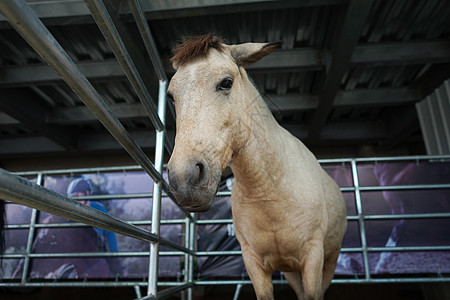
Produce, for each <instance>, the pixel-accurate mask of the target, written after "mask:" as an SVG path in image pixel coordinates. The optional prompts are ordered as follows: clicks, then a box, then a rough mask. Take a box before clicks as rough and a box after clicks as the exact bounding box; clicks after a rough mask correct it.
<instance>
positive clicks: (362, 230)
mask: <svg viewBox="0 0 450 300" xmlns="http://www.w3.org/2000/svg"><path fill="white" fill-rule="evenodd" d="M351 166H352V176H353V186H354V187H355V205H356V211H357V214H358V218H359V220H358V224H359V234H360V238H361V247H362V249H363V251H362V252H363V253H362V254H363V262H364V273H365V276H366V279H367V280H370V277H371V276H370V266H369V253H368V250H367V246H368V245H367V237H366V227H365V223H364V211H363V208H362V201H361V193H360V191H359V177H358V169H357V167H356V161H355V160H352V162H351Z"/></svg>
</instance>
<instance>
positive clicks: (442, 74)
mask: <svg viewBox="0 0 450 300" xmlns="http://www.w3.org/2000/svg"><path fill="white" fill-rule="evenodd" d="M27 2H28V4H29V5H30V7H31V8H32V10H33V11H34V12H35V13H36V14H37V16H38V17H39V18H40V19H41V20H42V21H43V23H44V24H45V25H46V26H47V28H48V29H49V30H50V32H51V33H52V35H53V36H54V37H55V39H56V40H57V41H58V42H59V43H60V44H61V45H62V47H63V48H64V49H65V50H66V51H67V53H68V54H69V56H70V57H71V58H72V60H73V61H75V62H76V64H77V65H78V67H79V68H80V70H81V71H82V73H83V74H84V75H85V76H86V77H87V78H88V79H89V81H90V82H91V83H92V84H93V86H94V87H95V88H96V89H97V91H98V92H99V94H100V95H101V96H102V98H103V99H104V100H105V101H106V103H107V104H108V105H109V106H110V108H111V110H112V111H113V112H114V114H115V115H116V116H117V117H118V118H119V120H120V121H121V122H122V124H123V125H124V127H125V128H126V129H127V130H128V131H129V132H130V133H131V135H132V136H133V137H134V138H135V139H136V141H137V142H138V144H139V145H140V146H141V147H142V148H144V149H146V150H148V151H151V149H152V148H153V147H154V136H155V134H154V127H153V125H152V122H151V121H150V119H149V117H148V115H147V113H146V110H145V109H144V108H143V107H142V104H141V103H140V101H139V99H138V97H137V96H136V94H135V92H134V90H133V88H132V87H131V85H130V83H129V82H128V81H127V78H126V76H125V73H124V72H123V70H122V68H121V66H120V64H119V63H118V62H117V60H116V58H115V55H114V53H113V50H112V48H111V47H110V46H109V44H108V42H107V41H106V39H105V38H104V36H103V34H102V32H101V31H100V29H99V28H98V26H97V24H96V22H95V21H94V19H93V18H92V17H91V12H90V10H89V8H88V6H87V5H86V3H85V1H81V0H71V1H64V0H45V1H39V0H28V1H27ZM104 2H105V4H106V5H107V7H108V10H109V13H110V15H111V16H112V17H113V19H114V22H115V24H116V26H117V28H119V31H120V33H121V34H122V37H123V39H124V41H125V43H126V47H127V48H128V49H131V50H132V51H130V53H134V55H133V57H132V58H133V59H134V60H135V63H136V65H139V66H141V67H140V71H141V76H142V78H143V79H144V82H145V84H146V86H147V88H148V90H149V92H150V94H151V95H152V97H153V99H154V101H155V103H156V100H157V91H158V80H157V76H156V75H155V74H153V73H152V72H151V68H150V66H151V63H150V60H149V57H148V55H147V53H146V51H145V46H144V44H143V42H142V40H141V38H140V34H139V31H138V28H137V26H136V24H135V23H134V18H133V16H132V14H131V11H130V7H129V4H128V1H126V0H123V1H119V0H117V1H104ZM141 5H142V8H143V10H144V12H145V16H146V18H147V20H148V24H149V26H150V29H151V31H152V34H153V36H154V39H155V42H156V46H157V49H158V51H159V54H160V56H161V58H162V61H163V64H164V69H165V72H166V74H167V76H168V77H169V78H170V77H171V76H172V74H173V73H174V70H173V69H172V67H171V65H170V64H169V57H170V54H171V51H172V49H173V48H174V47H175V46H176V45H177V43H179V42H180V41H181V40H182V39H183V37H186V36H191V35H195V34H203V33H207V32H210V31H212V32H214V33H215V34H216V35H220V36H222V37H223V38H225V40H226V41H227V43H243V42H248V41H253V42H267V41H278V40H280V41H282V47H281V49H279V50H277V51H276V52H274V53H272V54H271V55H269V56H267V57H266V58H264V59H263V60H261V61H260V62H258V63H257V64H255V65H253V66H251V67H249V68H248V71H249V73H250V75H251V77H252V78H253V80H254V82H255V84H256V85H257V86H258V88H259V90H260V91H261V93H262V94H263V96H264V98H265V99H266V100H267V102H268V104H269V107H270V108H271V109H272V111H273V113H274V115H275V117H276V118H277V119H278V120H279V122H280V123H281V124H282V125H283V126H284V127H286V128H287V129H288V130H290V131H291V132H292V133H293V134H294V135H296V136H298V137H299V138H301V139H302V140H304V141H305V142H306V143H307V144H308V145H309V146H311V147H314V146H316V145H319V146H321V147H330V148H332V147H335V146H339V145H350V146H355V145H370V146H372V147H373V148H374V149H380V150H382V149H393V148H395V147H401V146H405V145H406V146H408V145H411V144H420V143H422V138H421V133H420V128H419V122H418V120H417V114H416V111H415V103H417V102H418V101H420V100H422V99H423V98H424V97H425V96H426V95H428V94H429V93H431V92H432V91H433V90H434V89H435V88H437V87H438V86H439V85H440V84H441V83H442V82H443V81H444V80H446V79H448V78H449V77H450V39H449V38H450V18H449V17H448V16H450V1H445V0H392V1H387V0H386V1H383V0H375V1H371V0H354V1H351V0H299V1H290V0H281V1H256V0H236V1H231V0H228V1H227V0H210V1H200V0H197V1H195V0H191V1H188V0H181V1H166V0H152V1H141ZM145 66H149V67H148V68H146V67H145ZM167 122H168V124H167V129H168V133H169V134H168V136H169V140H170V139H171V138H172V139H173V136H174V130H175V129H174V120H173V116H172V115H171V114H170V113H169V114H168V121H167ZM120 149H121V146H120V145H119V144H118V143H117V142H116V141H115V140H114V139H113V138H112V137H111V135H110V134H109V133H108V131H107V130H106V129H104V127H103V126H102V125H101V124H100V122H99V121H98V120H97V119H96V118H95V117H94V116H93V114H92V113H91V112H90V111H89V109H88V108H87V107H85V106H84V104H83V103H82V102H81V101H80V100H79V99H78V97H77V96H76V95H75V93H74V92H73V91H72V90H71V89H70V88H69V87H68V85H67V84H66V83H65V82H64V81H63V80H62V79H61V78H60V77H59V75H58V74H57V73H56V72H55V71H54V70H53V69H52V68H51V67H50V66H48V65H47V64H46V63H45V62H44V61H43V60H42V59H41V58H40V56H39V55H38V54H37V53H36V52H35V51H34V50H33V49H32V48H31V47H30V46H29V45H28V44H27V42H25V40H24V39H23V38H22V37H21V36H20V35H19V34H18V33H17V32H16V31H15V30H14V29H13V28H12V27H11V26H10V24H9V23H8V21H7V20H6V19H5V17H4V16H3V15H1V14H0V158H1V157H11V156H17V155H25V156H27V155H28V156H33V155H37V154H39V155H42V154H51V155H54V154H66V155H75V154H77V155H79V154H83V153H95V152H105V151H112V152H114V151H119V150H120Z"/></svg>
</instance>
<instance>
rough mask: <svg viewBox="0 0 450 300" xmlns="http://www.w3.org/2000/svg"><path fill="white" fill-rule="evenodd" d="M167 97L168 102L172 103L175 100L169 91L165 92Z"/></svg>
mask: <svg viewBox="0 0 450 300" xmlns="http://www.w3.org/2000/svg"><path fill="white" fill-rule="evenodd" d="M167 99H168V100H169V101H170V102H172V103H174V102H175V100H174V99H173V96H172V94H170V93H167Z"/></svg>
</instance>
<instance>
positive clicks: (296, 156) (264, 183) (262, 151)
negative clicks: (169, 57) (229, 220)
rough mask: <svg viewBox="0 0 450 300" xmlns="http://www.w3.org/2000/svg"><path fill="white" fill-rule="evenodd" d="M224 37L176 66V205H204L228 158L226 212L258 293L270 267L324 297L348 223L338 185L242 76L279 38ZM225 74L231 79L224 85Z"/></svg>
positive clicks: (266, 289) (172, 174) (302, 294)
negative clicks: (231, 41)
mask: <svg viewBox="0 0 450 300" xmlns="http://www.w3.org/2000/svg"><path fill="white" fill-rule="evenodd" d="M223 47H224V48H223V49H222V50H216V49H210V50H209V53H208V55H207V56H206V57H203V58H198V59H196V60H194V61H192V62H190V63H189V64H185V65H182V66H177V65H176V64H175V66H174V67H175V68H176V69H177V72H176V74H175V75H174V77H173V78H172V81H171V83H170V85H169V90H168V93H169V94H170V95H171V97H173V98H174V101H175V107H176V113H177V135H176V139H175V149H174V152H173V154H172V157H171V159H170V161H169V164H168V169H169V179H170V185H171V187H172V190H173V191H174V194H175V195H176V197H177V200H178V199H180V200H179V202H180V204H181V205H183V206H185V207H186V208H187V209H188V210H191V211H203V210H206V209H209V207H210V206H211V204H212V202H213V200H214V195H215V192H216V191H217V185H218V183H219V181H220V174H221V172H222V171H223V170H224V169H225V168H226V167H227V166H231V169H232V171H233V173H234V175H235V181H234V185H233V190H232V197H231V201H232V212H233V222H234V226H235V231H236V236H237V238H238V241H239V243H240V244H241V248H242V255H243V258H244V262H245V265H246V268H247V271H248V274H249V276H250V279H251V280H252V283H253V285H254V288H255V292H256V295H257V298H258V299H260V300H261V299H273V287H272V282H271V276H272V273H273V272H274V271H275V270H279V271H283V272H285V273H284V274H285V277H286V279H287V280H288V282H289V284H290V285H291V286H292V287H293V289H294V290H295V292H296V294H297V296H298V299H321V298H322V297H323V294H324V292H325V290H326V289H327V288H328V286H329V285H330V283H331V279H332V277H333V274H334V269H335V266H336V261H337V258H338V255H339V252H340V248H341V242H342V238H343V235H344V233H345V230H346V227H347V221H346V211H345V203H344V200H343V197H342V194H341V192H340V190H339V188H338V186H337V185H336V183H335V182H334V181H333V180H332V179H331V178H330V177H329V176H328V175H327V174H326V173H325V171H324V170H323V169H322V168H321V167H320V165H319V164H318V162H317V160H316V158H315V157H314V155H313V154H312V153H311V152H310V151H309V150H308V149H307V148H306V147H305V146H304V145H303V143H302V142H301V141H300V140H298V139H297V138H295V137H294V136H292V135H291V134H290V133H289V132H288V131H286V130H285V129H283V128H282V127H281V126H280V125H278V123H277V122H276V120H275V119H274V118H273V116H272V114H271V112H270V110H269V109H268V108H267V106H266V104H265V103H264V101H263V99H262V98H261V96H260V95H259V93H258V91H257V90H256V89H255V87H254V86H253V84H252V83H251V81H250V80H249V78H248V77H247V74H246V72H245V70H244V67H245V66H247V65H248V64H249V63H253V62H255V61H256V60H258V59H260V58H261V57H263V56H265V55H266V54H268V53H270V52H271V51H273V50H274V49H275V47H276V44H259V43H247V44H241V45H223ZM226 78H228V79H230V78H231V79H232V87H231V88H230V89H226V90H222V87H223V86H222V85H223V83H224V80H225V79H226ZM225 86H226V87H227V85H225ZM219 87H220V88H219ZM186 182H189V184H185V183H186Z"/></svg>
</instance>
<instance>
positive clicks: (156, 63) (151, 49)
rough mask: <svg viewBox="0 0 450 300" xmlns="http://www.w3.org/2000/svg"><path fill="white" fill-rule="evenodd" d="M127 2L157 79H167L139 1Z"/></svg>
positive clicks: (129, 0)
mask: <svg viewBox="0 0 450 300" xmlns="http://www.w3.org/2000/svg"><path fill="white" fill-rule="evenodd" d="M128 4H129V5H130V7H131V12H132V13H133V15H134V19H135V20H136V24H137V26H138V28H139V31H140V33H141V37H142V40H143V41H144V44H145V48H146V49H147V53H148V55H149V56H150V60H151V61H152V64H153V68H154V69H155V72H156V74H157V75H158V78H159V80H161V81H168V80H167V76H166V72H165V71H164V67H163V63H162V61H161V57H160V56H159V53H158V49H157V48H156V44H155V40H154V39H153V35H152V32H151V31H150V27H148V23H147V19H146V18H145V15H144V12H143V10H142V7H141V3H140V2H139V1H138V0H128Z"/></svg>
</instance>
